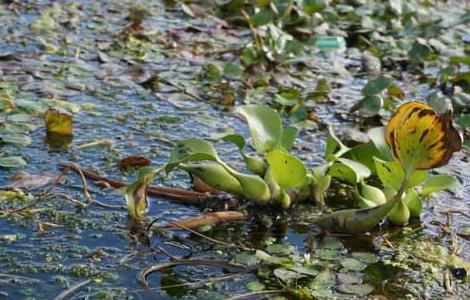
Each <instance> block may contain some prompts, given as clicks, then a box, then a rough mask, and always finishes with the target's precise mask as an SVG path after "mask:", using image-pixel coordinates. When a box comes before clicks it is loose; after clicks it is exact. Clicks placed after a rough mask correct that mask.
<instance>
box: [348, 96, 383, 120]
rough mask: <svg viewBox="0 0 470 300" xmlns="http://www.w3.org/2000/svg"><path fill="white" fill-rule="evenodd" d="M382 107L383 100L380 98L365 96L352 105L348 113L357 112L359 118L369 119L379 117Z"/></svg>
mask: <svg viewBox="0 0 470 300" xmlns="http://www.w3.org/2000/svg"><path fill="white" fill-rule="evenodd" d="M383 105H384V100H383V98H382V97H381V96H379V95H371V96H366V97H364V98H362V99H361V100H359V102H357V103H356V104H354V105H353V107H351V110H350V112H355V111H357V110H358V111H359V113H360V114H361V116H363V117H365V118H370V117H374V116H377V115H379V114H380V110H381V109H382V106H383Z"/></svg>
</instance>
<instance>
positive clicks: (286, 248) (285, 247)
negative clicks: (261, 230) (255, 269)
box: [266, 244, 295, 255]
mask: <svg viewBox="0 0 470 300" xmlns="http://www.w3.org/2000/svg"><path fill="white" fill-rule="evenodd" d="M266 252H268V253H269V254H275V255H288V254H292V253H295V247H294V246H292V245H290V244H272V245H269V246H268V247H266Z"/></svg>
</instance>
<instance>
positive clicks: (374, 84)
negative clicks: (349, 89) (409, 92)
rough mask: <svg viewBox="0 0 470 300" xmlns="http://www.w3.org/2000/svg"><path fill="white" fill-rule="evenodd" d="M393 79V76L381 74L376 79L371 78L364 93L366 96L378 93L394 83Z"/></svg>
mask: <svg viewBox="0 0 470 300" xmlns="http://www.w3.org/2000/svg"><path fill="white" fill-rule="evenodd" d="M392 82H393V80H392V79H391V78H388V77H385V76H380V77H378V78H376V79H373V80H370V81H369V82H367V84H366V85H365V86H364V88H363V89H362V94H363V95H364V96H373V95H377V94H379V93H380V92H382V91H383V90H385V89H386V88H388V87H389V86H390V85H391V84H392Z"/></svg>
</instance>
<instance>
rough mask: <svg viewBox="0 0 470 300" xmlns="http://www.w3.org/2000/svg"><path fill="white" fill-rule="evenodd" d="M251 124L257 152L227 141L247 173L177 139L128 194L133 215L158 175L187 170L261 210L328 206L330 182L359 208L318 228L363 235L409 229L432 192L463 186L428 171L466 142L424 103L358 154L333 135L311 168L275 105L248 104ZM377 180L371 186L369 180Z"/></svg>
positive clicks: (409, 108)
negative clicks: (341, 185)
mask: <svg viewBox="0 0 470 300" xmlns="http://www.w3.org/2000/svg"><path fill="white" fill-rule="evenodd" d="M236 113H238V114H240V115H241V116H243V117H244V119H245V120H246V122H247V124H248V128H249V132H250V136H251V143H252V146H253V148H254V149H255V154H246V153H245V149H246V148H247V142H246V140H245V139H244V137H243V136H242V135H239V134H230V135H226V136H224V137H223V138H222V140H223V141H225V142H230V143H233V144H234V145H236V147H237V148H238V150H239V152H240V155H241V157H242V159H243V160H244V162H245V169H246V170H248V171H249V172H250V173H243V172H241V171H239V170H236V169H235V168H234V167H233V166H231V165H230V164H229V163H227V162H225V161H224V160H223V159H222V158H220V156H219V155H218V153H217V151H216V149H215V147H214V146H213V145H212V144H211V143H210V142H208V141H206V140H204V139H200V138H190V139H185V140H181V141H178V142H177V143H176V145H175V147H174V149H173V151H172V152H171V156H170V160H169V162H168V163H166V164H165V165H163V166H161V167H160V168H158V169H155V170H152V169H150V168H145V169H142V170H141V174H140V176H139V178H138V179H137V181H135V182H134V183H133V184H131V185H129V186H128V187H127V188H126V193H125V194H126V201H127V204H128V209H129V213H130V216H131V217H132V218H140V217H141V216H142V215H144V213H145V209H146V207H147V204H146V203H147V201H146V192H145V191H146V188H147V187H148V185H149V184H150V182H151V180H152V178H153V177H154V176H155V175H156V174H160V173H163V172H164V173H166V174H169V173H170V172H171V171H173V170H174V169H176V168H177V169H181V170H185V171H187V172H188V173H189V174H191V175H192V176H194V177H197V178H198V179H199V180H200V181H202V182H203V183H205V184H206V185H207V186H209V187H210V188H212V189H214V190H216V191H221V192H226V193H230V194H232V195H235V196H237V197H239V198H243V199H246V200H249V201H251V202H253V203H254V204H255V205H260V206H276V207H279V208H282V209H287V208H289V207H291V206H292V205H293V204H295V203H298V202H301V201H305V200H307V199H314V200H315V202H316V203H317V204H318V205H320V206H324V197H325V193H326V191H327V190H328V189H329V188H330V185H331V182H332V180H333V179H334V180H339V181H342V182H345V183H347V184H348V185H350V186H351V188H352V190H353V191H354V192H355V195H356V198H357V203H354V204H352V205H351V206H353V207H354V206H355V207H359V208H351V209H345V210H339V211H335V212H333V213H331V214H327V215H324V216H322V217H319V218H317V219H315V220H314V223H316V224H318V225H319V226H321V227H323V228H325V229H327V230H333V231H340V232H365V231H369V230H370V229H372V228H373V227H374V226H376V225H377V224H378V223H380V222H381V220H383V219H384V218H385V217H387V219H388V220H389V221H390V222H391V223H393V224H395V225H405V224H407V223H408V221H409V219H410V217H419V216H420V214H421V211H422V206H423V200H424V199H425V198H426V197H427V196H429V195H430V194H431V193H433V192H436V191H439V190H442V189H446V188H449V187H451V186H453V185H455V184H456V183H457V181H456V179H455V178H454V177H452V176H448V175H433V176H429V174H428V170H429V169H432V168H436V167H439V166H443V165H445V164H447V163H448V161H449V160H450V158H451V157H452V154H453V153H454V152H456V151H459V150H460V147H461V143H462V142H461V137H460V135H459V133H458V131H457V130H456V129H455V128H454V127H453V125H452V118H451V113H450V112H447V113H445V114H443V115H439V114H437V113H436V112H435V111H434V110H433V109H432V107H430V106H429V105H427V104H424V103H421V102H409V103H406V104H403V105H402V106H400V107H399V108H398V110H397V111H396V112H395V113H394V114H393V116H392V117H391V119H390V121H389V122H388V124H387V126H386V127H378V128H373V129H371V130H369V132H368V136H369V137H370V141H368V142H366V143H361V144H359V145H356V146H354V147H352V148H350V147H348V146H346V145H345V144H344V143H342V142H341V141H340V140H339V139H338V138H337V137H336V136H335V134H334V130H333V128H330V129H329V135H328V138H327V140H326V150H325V160H326V162H325V163H324V164H321V165H319V166H316V167H314V168H312V169H311V170H308V169H307V168H306V166H305V165H304V163H303V162H302V161H301V160H300V159H299V158H297V157H296V156H294V155H293V154H291V153H290V150H291V148H292V145H293V143H294V141H295V138H296V135H297V129H296V128H294V127H288V126H287V127H285V126H283V124H282V121H281V118H280V117H279V115H278V114H277V113H276V112H275V111H274V110H273V109H272V108H270V107H268V106H263V105H246V106H242V107H239V108H237V109H236ZM374 178H375V179H379V181H380V182H381V184H380V185H377V184H376V185H373V184H371V182H369V181H373V180H371V179H374Z"/></svg>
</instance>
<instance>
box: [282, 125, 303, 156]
mask: <svg viewBox="0 0 470 300" xmlns="http://www.w3.org/2000/svg"><path fill="white" fill-rule="evenodd" d="M298 131H299V130H298V129H297V128H296V127H293V126H287V127H284V129H283V130H282V136H281V146H282V147H283V148H284V149H286V150H287V151H290V150H291V149H292V146H293V145H294V142H295V138H296V137H297V133H298Z"/></svg>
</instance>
